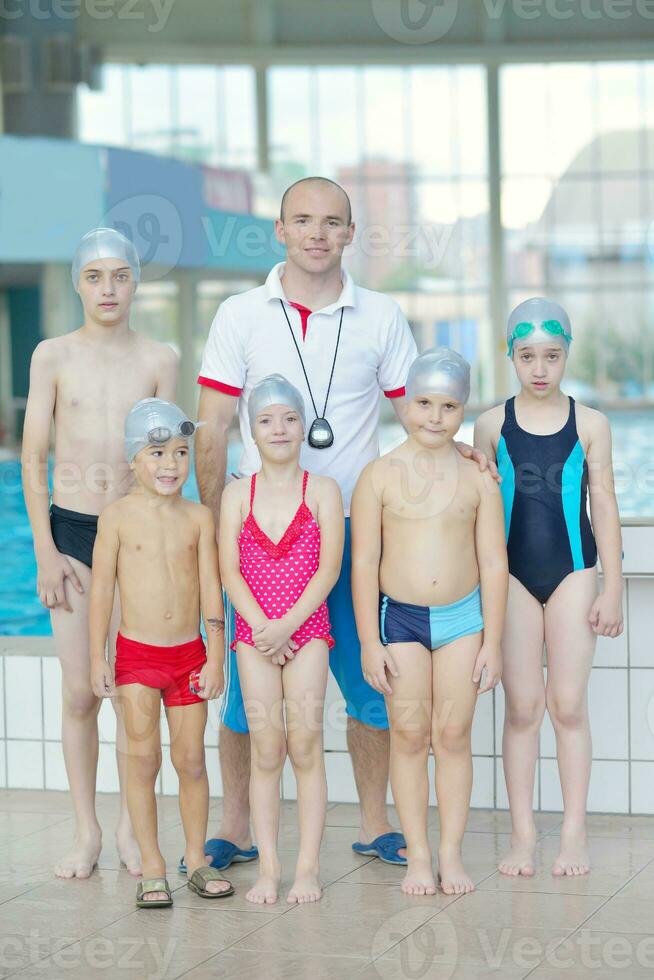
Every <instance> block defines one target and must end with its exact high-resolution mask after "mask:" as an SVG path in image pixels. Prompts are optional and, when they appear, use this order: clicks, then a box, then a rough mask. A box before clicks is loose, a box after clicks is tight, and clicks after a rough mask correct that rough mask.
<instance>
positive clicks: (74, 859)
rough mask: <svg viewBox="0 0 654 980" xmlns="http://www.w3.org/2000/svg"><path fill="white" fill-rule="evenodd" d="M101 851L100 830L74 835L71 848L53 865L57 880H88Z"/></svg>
mask: <svg viewBox="0 0 654 980" xmlns="http://www.w3.org/2000/svg"><path fill="white" fill-rule="evenodd" d="M101 850H102V833H101V831H100V828H98V830H97V831H94V832H92V833H90V834H85V835H82V834H76V835H75V840H74V842H73V846H72V847H71V849H70V850H69V851H68V852H67V853H66V854H64V856H63V857H62V858H60V859H59V861H57V863H56V864H55V869H54V873H55V875H56V876H57V878H88V877H89V876H90V875H91V872H92V871H93V869H94V868H95V866H96V865H97V863H98V858H99V857H100V851H101Z"/></svg>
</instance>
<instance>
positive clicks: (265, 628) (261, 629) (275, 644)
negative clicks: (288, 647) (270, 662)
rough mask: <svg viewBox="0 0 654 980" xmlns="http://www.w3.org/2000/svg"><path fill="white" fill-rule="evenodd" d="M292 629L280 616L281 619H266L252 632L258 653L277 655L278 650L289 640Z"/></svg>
mask: <svg viewBox="0 0 654 980" xmlns="http://www.w3.org/2000/svg"><path fill="white" fill-rule="evenodd" d="M292 632H293V631H292V629H291V628H290V627H289V625H288V623H287V622H286V620H285V619H284V617H283V616H282V618H281V619H267V620H266V621H265V622H264V623H261V625H259V626H255V627H254V629H253V630H252V638H253V640H254V645H255V647H256V648H257V650H258V651H259V653H263V654H266V655H268V656H269V655H270V654H272V653H278V652H279V650H280V648H281V647H283V646H284V645H285V644H287V643H288V642H289V640H290V639H291V634H292Z"/></svg>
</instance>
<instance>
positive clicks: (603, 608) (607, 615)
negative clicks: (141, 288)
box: [588, 592, 624, 639]
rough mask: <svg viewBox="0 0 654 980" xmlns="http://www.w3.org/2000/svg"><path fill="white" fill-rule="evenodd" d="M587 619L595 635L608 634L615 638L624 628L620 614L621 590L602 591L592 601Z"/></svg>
mask: <svg viewBox="0 0 654 980" xmlns="http://www.w3.org/2000/svg"><path fill="white" fill-rule="evenodd" d="M588 621H589V623H590V625H591V628H592V630H593V633H595V634H596V635H597V636H610V637H611V638H612V639H615V637H616V636H620V634H621V633H622V630H623V628H624V618H623V614H622V592H618V593H613V592H603V593H602V594H601V595H598V597H597V599H595V602H594V603H593V605H592V607H591V610H590V613H589V615H588Z"/></svg>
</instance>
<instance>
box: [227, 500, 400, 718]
mask: <svg viewBox="0 0 654 980" xmlns="http://www.w3.org/2000/svg"><path fill="white" fill-rule="evenodd" d="M351 574H352V548H351V540H350V519H349V517H348V518H346V519H345V545H344V549H343V564H342V565H341V574H340V576H339V578H338V581H337V583H336V585H335V586H334V588H333V589H332V591H331V592H330V593H329V596H328V597H327V606H328V608H329V620H330V622H331V627H332V636H333V637H334V640H335V641H336V643H335V646H334V647H333V649H332V650H330V652H329V666H330V668H331V671H332V674H333V675H334V677H335V678H336V683H337V684H338V686H339V688H340V689H341V694H342V695H343V697H344V698H345V710H346V712H347V714H348V715H349V717H350V718H355V719H356V720H357V721H360V722H362V723H363V724H364V725H370V727H371V728H381V729H386V728H388V717H387V715H386V705H385V703H384V696H383V695H382V694H380V693H379V692H378V691H375V690H373V688H372V687H370V685H369V684H368V683H367V682H366V681H365V680H364V677H363V673H362V671H361V647H360V645H359V637H358V635H357V627H356V621H355V619H354V608H353V606H352V587H351V584H350V578H351ZM225 624H226V631H225V650H226V652H225V694H224V697H223V703H222V708H221V713H220V718H221V721H222V723H223V724H224V725H225V726H226V727H227V728H230V729H231V730H232V731H233V732H240V733H243V734H244V733H246V732H247V731H248V723H247V718H246V716H245V708H244V706H243V694H242V693H241V684H240V681H239V679H238V665H237V658H236V652H235V651H234V650H230V644H231V642H232V640H233V639H234V610H233V607H232V604H231V603H230V602H229V601H228V600H227V599H226V601H225Z"/></svg>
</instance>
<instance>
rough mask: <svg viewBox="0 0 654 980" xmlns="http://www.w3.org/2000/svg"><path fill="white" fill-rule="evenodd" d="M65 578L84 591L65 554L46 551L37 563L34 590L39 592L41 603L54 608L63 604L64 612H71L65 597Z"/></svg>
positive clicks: (80, 590) (74, 586) (79, 590)
mask: <svg viewBox="0 0 654 980" xmlns="http://www.w3.org/2000/svg"><path fill="white" fill-rule="evenodd" d="M66 579H68V580H69V581H70V582H71V584H72V586H73V588H74V589H75V590H76V591H77V592H79V593H80V595H81V594H82V593H83V592H84V588H83V587H82V583H81V582H80V580H79V579H78V577H77V575H76V574H75V569H74V568H73V566H72V565H71V563H70V562H69V561H68V559H67V558H66V556H65V555H62V554H60V552H58V551H53V552H50V553H48V555H47V556H46V557H45V558H41V560H40V561H39V562H38V564H37V573H36V591H37V592H38V594H39V600H40V601H41V604H42V605H44V606H47V608H48V609H56V607H57V606H63V608H64V609H65V610H66V612H72V611H73V608H72V606H71V604H70V602H69V601H68V599H67V598H66Z"/></svg>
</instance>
